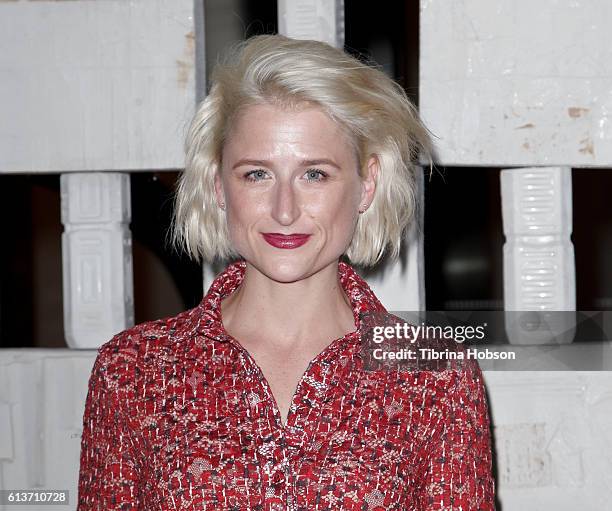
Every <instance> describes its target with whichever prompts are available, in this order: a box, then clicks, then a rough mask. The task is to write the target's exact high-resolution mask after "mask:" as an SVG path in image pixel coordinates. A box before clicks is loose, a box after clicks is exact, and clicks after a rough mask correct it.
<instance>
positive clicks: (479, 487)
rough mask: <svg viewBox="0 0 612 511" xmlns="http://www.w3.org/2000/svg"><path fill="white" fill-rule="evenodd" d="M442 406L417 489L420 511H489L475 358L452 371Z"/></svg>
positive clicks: (485, 424) (487, 450) (487, 452)
mask: <svg viewBox="0 0 612 511" xmlns="http://www.w3.org/2000/svg"><path fill="white" fill-rule="evenodd" d="M457 377H458V379H457V383H456V385H454V386H452V387H451V390H450V393H449V395H448V396H447V397H446V399H445V401H446V406H444V407H443V408H442V411H443V413H444V414H445V417H444V425H443V428H442V430H441V434H440V437H439V438H438V439H437V440H436V441H435V442H434V443H433V445H431V449H428V453H427V457H426V462H425V465H424V474H423V479H422V481H423V484H422V486H421V488H420V489H421V491H420V494H419V500H420V509H422V510H423V511H434V510H445V511H450V510H453V511H459V510H460V511H494V510H495V483H494V480H493V476H492V455H491V436H490V431H489V427H490V423H489V413H488V408H487V402H486V395H485V387H484V383H483V378H482V372H481V370H480V367H479V366H478V364H477V363H476V362H474V363H473V364H467V367H465V368H464V369H461V370H459V371H458V373H457Z"/></svg>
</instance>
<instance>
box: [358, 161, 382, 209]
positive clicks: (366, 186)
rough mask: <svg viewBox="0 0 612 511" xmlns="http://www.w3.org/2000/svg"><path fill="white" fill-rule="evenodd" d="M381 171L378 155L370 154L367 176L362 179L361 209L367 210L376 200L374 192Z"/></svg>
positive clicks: (366, 170)
mask: <svg viewBox="0 0 612 511" xmlns="http://www.w3.org/2000/svg"><path fill="white" fill-rule="evenodd" d="M379 172H380V163H379V161H378V156H376V155H375V154H372V155H370V157H369V158H368V161H367V164H366V169H365V176H364V177H363V179H362V181H361V202H360V204H361V209H362V210H364V211H365V210H366V209H368V208H369V207H370V205H371V204H372V201H373V200H374V192H375V191H376V180H377V179H378V174H379Z"/></svg>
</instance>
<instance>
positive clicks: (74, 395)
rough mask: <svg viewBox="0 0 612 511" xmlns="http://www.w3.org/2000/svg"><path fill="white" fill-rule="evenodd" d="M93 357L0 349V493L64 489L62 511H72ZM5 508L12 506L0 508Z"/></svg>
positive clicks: (73, 352)
mask: <svg viewBox="0 0 612 511" xmlns="http://www.w3.org/2000/svg"><path fill="white" fill-rule="evenodd" d="M95 356H96V351H95V350H68V349H53V350H39V349H15V350H8V349H5V350H0V489H22V490H36V489H46V490H69V492H70V493H69V499H70V505H69V506H68V507H66V509H76V498H77V483H78V472H79V460H80V449H81V433H82V430H83V411H84V406H85V398H86V396H87V382H88V381H89V375H90V373H91V368H92V366H93V363H94V359H95ZM46 508H47V506H45V507H44V509H46ZM5 509H6V510H7V511H8V510H9V509H14V506H10V507H9V506H3V505H2V504H0V510H1V511H4V510H5ZM19 509H22V510H23V511H27V510H34V509H43V508H41V507H40V506H38V507H37V506H26V505H20V506H19ZM62 509H64V507H62Z"/></svg>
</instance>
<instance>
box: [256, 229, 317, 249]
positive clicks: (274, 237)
mask: <svg viewBox="0 0 612 511" xmlns="http://www.w3.org/2000/svg"><path fill="white" fill-rule="evenodd" d="M262 235H263V237H264V239H265V240H266V241H267V242H268V243H269V244H270V245H272V246H273V247H276V248H297V247H300V246H302V245H303V244H304V243H306V242H307V241H308V238H310V234H278V233H276V232H266V233H262Z"/></svg>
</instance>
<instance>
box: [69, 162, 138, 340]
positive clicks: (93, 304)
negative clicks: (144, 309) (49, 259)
mask: <svg viewBox="0 0 612 511" xmlns="http://www.w3.org/2000/svg"><path fill="white" fill-rule="evenodd" d="M61 192H62V223H63V224H64V233H63V234H62V254H63V268H62V271H63V280H64V285H63V288H64V330H65V333H66V342H67V344H68V346H70V347H71V348H97V347H98V346H100V345H101V344H102V343H104V342H106V341H108V340H109V339H110V338H111V337H112V336H113V335H114V334H116V333H118V332H119V331H121V330H124V329H125V328H127V327H129V326H132V325H133V324H134V298H133V297H134V284H133V272H132V234H131V232H130V229H129V222H130V219H131V201H130V176H129V175H128V174H121V173H117V172H105V173H102V172H90V173H82V172H75V173H70V174H63V175H62V177H61Z"/></svg>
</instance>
